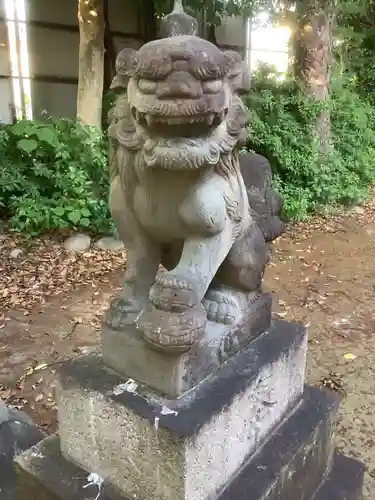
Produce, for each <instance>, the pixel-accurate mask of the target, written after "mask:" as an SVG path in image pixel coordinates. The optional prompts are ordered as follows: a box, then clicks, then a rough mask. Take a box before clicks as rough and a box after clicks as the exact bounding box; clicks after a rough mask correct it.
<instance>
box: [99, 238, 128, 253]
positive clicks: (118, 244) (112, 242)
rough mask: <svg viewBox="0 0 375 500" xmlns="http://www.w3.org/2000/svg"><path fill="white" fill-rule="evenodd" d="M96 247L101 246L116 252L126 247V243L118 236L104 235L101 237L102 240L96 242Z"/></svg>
mask: <svg viewBox="0 0 375 500" xmlns="http://www.w3.org/2000/svg"><path fill="white" fill-rule="evenodd" d="M95 248H99V249H100V250H112V251H113V252H116V251H118V250H123V249H124V243H123V242H122V241H121V240H118V239H116V238H112V237H110V236H104V237H103V238H100V240H98V241H96V242H95Z"/></svg>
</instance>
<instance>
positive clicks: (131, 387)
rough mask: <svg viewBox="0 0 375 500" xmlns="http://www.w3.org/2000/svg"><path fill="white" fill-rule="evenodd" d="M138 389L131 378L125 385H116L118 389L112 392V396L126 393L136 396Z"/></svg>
mask: <svg viewBox="0 0 375 500" xmlns="http://www.w3.org/2000/svg"><path fill="white" fill-rule="evenodd" d="M137 387H138V384H137V382H136V381H135V380H133V379H132V378H130V379H129V380H128V381H127V382H125V384H119V385H116V387H115V388H114V389H113V391H112V394H113V395H115V396H119V395H120V394H122V393H124V392H131V393H132V394H135V393H136V392H137Z"/></svg>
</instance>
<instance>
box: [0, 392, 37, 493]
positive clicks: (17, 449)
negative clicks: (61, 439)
mask: <svg viewBox="0 0 375 500" xmlns="http://www.w3.org/2000/svg"><path fill="white" fill-rule="evenodd" d="M43 438H45V434H44V432H43V431H41V430H40V429H39V428H38V427H37V426H36V425H34V424H33V422H32V420H31V419H30V418H29V417H28V416H27V415H26V414H25V413H24V412H21V411H18V410H14V409H12V408H9V407H7V406H6V405H5V403H3V402H2V401H1V400H0V500H15V480H16V476H15V473H14V470H13V460H14V458H15V457H16V456H17V455H18V454H20V453H22V452H24V451H25V450H27V449H28V448H30V447H31V446H33V445H34V444H36V443H38V442H39V441H41V440H42V439H43Z"/></svg>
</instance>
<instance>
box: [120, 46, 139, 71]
mask: <svg viewBox="0 0 375 500" xmlns="http://www.w3.org/2000/svg"><path fill="white" fill-rule="evenodd" d="M137 64H138V52H137V51H136V50H134V49H122V51H121V52H120V53H119V54H118V56H117V58H116V73H117V75H121V76H127V77H130V76H132V74H133V73H134V71H135V69H136V67H137Z"/></svg>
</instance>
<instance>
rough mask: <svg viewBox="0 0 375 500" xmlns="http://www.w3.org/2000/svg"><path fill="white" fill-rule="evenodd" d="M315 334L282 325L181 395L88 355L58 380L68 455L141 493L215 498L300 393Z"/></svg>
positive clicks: (141, 499)
mask: <svg viewBox="0 0 375 500" xmlns="http://www.w3.org/2000/svg"><path fill="white" fill-rule="evenodd" d="M306 349H307V333H306V330H305V328H304V327H301V326H300V325H296V324H291V323H286V322H280V321H279V322H276V323H275V324H274V327H273V328H272V329H271V330H270V331H268V332H266V333H264V334H262V335H261V336H259V337H258V338H257V339H256V340H254V341H253V342H251V343H250V344H249V345H248V346H247V347H246V349H243V350H242V351H241V352H240V353H238V354H237V355H235V356H234V357H232V358H231V359H230V360H228V361H227V362H226V363H225V364H224V365H223V366H222V367H221V369H220V370H219V371H218V372H217V373H215V374H214V375H212V376H211V377H209V378H207V379H206V380H205V381H203V382H202V383H201V384H200V385H199V386H198V387H197V388H196V389H195V390H194V391H189V392H187V393H185V394H184V395H183V396H181V397H180V398H178V399H176V400H170V399H167V398H165V397H163V396H160V395H157V394H156V393H155V392H153V391H151V390H150V389H149V388H148V387H146V386H142V385H140V384H137V383H136V382H135V381H134V380H127V379H122V378H120V377H119V376H118V375H116V374H115V373H113V372H111V371H109V370H108V369H106V367H105V366H104V365H103V364H102V363H101V360H100V359H99V358H98V357H95V356H87V357H85V358H82V359H80V360H75V361H72V362H71V363H67V364H65V365H64V366H63V367H62V370H61V373H60V383H59V384H58V387H57V389H58V390H57V401H58V409H59V433H60V437H61V447H62V451H63V453H64V455H65V456H66V457H67V458H69V459H71V460H73V461H75V462H76V463H78V464H80V465H81V466H82V467H83V468H85V469H86V470H89V471H96V472H97V473H98V474H100V475H101V476H102V477H104V478H105V479H107V480H109V482H110V483H112V484H113V485H115V486H116V487H117V488H118V489H119V490H120V491H122V492H124V494H127V495H128V496H130V497H133V498H137V500H161V499H162V500H205V499H206V498H208V497H212V495H214V494H215V492H216V491H218V490H220V489H221V488H222V487H223V486H224V485H225V484H227V483H228V482H230V481H231V480H232V478H233V477H234V475H235V474H236V473H237V471H238V470H239V469H240V468H241V467H242V465H243V464H244V463H245V462H246V460H247V459H248V457H249V456H250V455H251V454H252V453H253V452H254V451H255V449H256V448H257V447H258V446H259V445H260V444H261V442H262V441H263V440H264V439H265V438H266V437H267V436H268V435H269V434H270V433H271V432H272V430H273V429H274V428H275V426H277V425H278V424H279V423H280V421H281V420H282V419H283V418H284V416H285V414H286V413H287V412H288V411H290V409H291V408H292V407H293V406H294V405H295V404H296V403H297V401H298V400H299V399H300V397H301V395H302V391H303V385H304V370H305V360H306Z"/></svg>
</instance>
